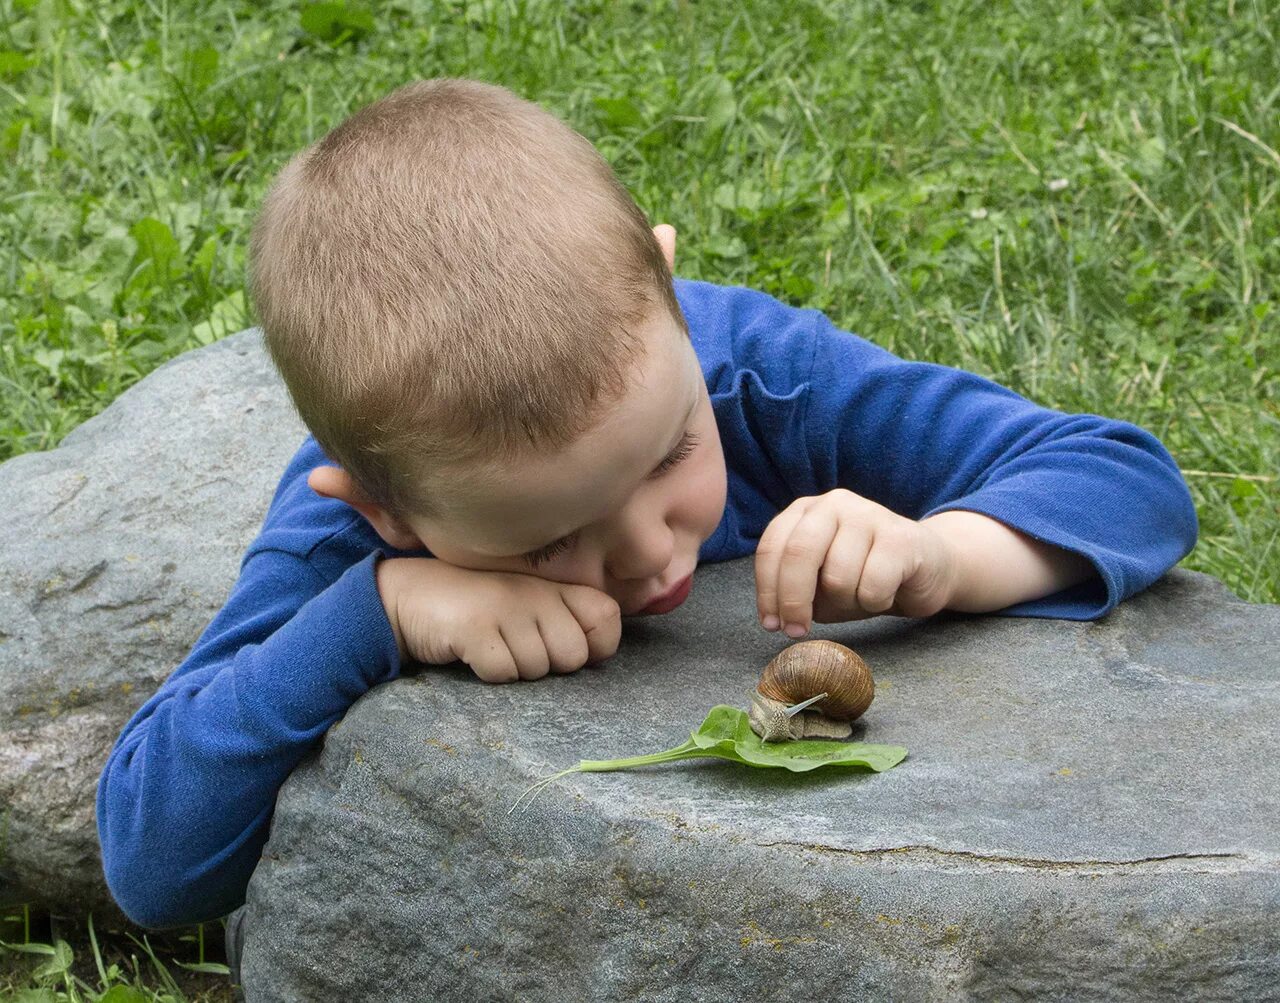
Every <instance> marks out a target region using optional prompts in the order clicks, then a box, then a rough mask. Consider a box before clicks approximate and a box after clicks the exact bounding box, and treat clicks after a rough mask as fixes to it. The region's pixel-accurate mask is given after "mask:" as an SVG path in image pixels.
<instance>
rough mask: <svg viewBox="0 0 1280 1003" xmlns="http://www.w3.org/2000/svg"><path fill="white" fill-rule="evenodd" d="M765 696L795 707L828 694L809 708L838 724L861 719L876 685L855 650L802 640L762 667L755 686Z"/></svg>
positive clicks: (817, 641)
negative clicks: (762, 672)
mask: <svg viewBox="0 0 1280 1003" xmlns="http://www.w3.org/2000/svg"><path fill="white" fill-rule="evenodd" d="M756 689H758V690H759V691H760V692H761V693H762V694H763V695H764V696H767V697H769V698H770V699H771V700H781V701H782V702H783V703H785V704H796V703H799V702H800V701H802V700H807V699H809V697H812V696H817V695H818V694H819V693H822V692H826V693H828V694H830V695H829V696H828V697H827V698H826V699H825V700H819V701H818V702H817V703H816V704H814V705H813V706H812V707H811V708H810V709H811V710H816V711H820V712H821V713H823V714H825V715H826V716H827V717H830V718H834V719H835V720H837V721H852V720H853V719H854V718H857V717H861V716H862V714H863V713H864V712H865V711H866V709H867V708H868V707H870V706H871V701H872V699H873V698H874V697H875V683H874V682H873V681H872V679H871V670H870V669H869V668H867V663H866V662H864V661H863V660H862V659H861V658H860V657H859V656H858V653H857V652H856V651H854V650H853V649H852V648H846V647H845V646H844V645H843V644H838V643H837V642H835V641H824V640H816V641H801V642H800V643H798V644H793V645H791V647H789V648H784V649H783V650H782V651H780V652H778V654H777V655H775V656H774V658H773V661H771V662H770V663H769V664H768V665H766V666H765V668H764V674H763V675H762V676H761V677H760V682H759V684H757V686H756Z"/></svg>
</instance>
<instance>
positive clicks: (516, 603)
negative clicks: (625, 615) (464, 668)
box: [378, 557, 622, 683]
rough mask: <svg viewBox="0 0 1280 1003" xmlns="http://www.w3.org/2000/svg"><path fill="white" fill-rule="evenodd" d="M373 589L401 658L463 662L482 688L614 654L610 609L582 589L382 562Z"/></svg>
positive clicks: (410, 560) (614, 621)
mask: <svg viewBox="0 0 1280 1003" xmlns="http://www.w3.org/2000/svg"><path fill="white" fill-rule="evenodd" d="M378 591H379V593H380V594H381V595H382V600H383V605H384V607H385V608H386V610H387V619H388V620H390V621H391V629H392V630H393V631H394V632H395V635H396V640H397V643H399V645H400V655H401V658H402V659H405V658H410V659H413V660H414V661H418V662H425V663H427V664H429V665H445V664H447V663H449V662H452V661H458V660H460V661H463V662H466V663H467V664H468V665H469V666H471V670H472V671H473V672H474V673H475V674H476V675H477V676H479V677H480V678H481V679H483V680H484V681H485V682H489V683H508V682H515V681H516V680H517V679H540V678H541V677H543V676H545V675H546V674H547V673H548V672H558V673H563V672H576V671H577V670H578V669H580V668H582V666H583V665H585V664H587V663H588V662H601V661H604V660H605V659H606V658H608V657H609V656H611V655H612V654H613V653H614V652H616V651H617V650H618V642H619V640H620V639H621V636H622V616H621V611H620V610H619V608H618V604H617V603H616V602H615V601H614V600H613V599H612V598H611V597H609V596H607V595H605V594H604V593H603V592H600V591H598V590H597V589H593V588H591V587H589V586H586V585H566V584H564V583H562V582H552V581H548V580H547V579H545V578H537V577H535V576H533V575H522V574H515V573H510V572H505V571H473V570H470V569H468V568H459V567H456V566H455V565H452V564H448V563H447V562H445V561H440V560H436V559H434V558H421V557H416V558H415V557H406V558H387V559H384V560H382V561H380V562H379V564H378Z"/></svg>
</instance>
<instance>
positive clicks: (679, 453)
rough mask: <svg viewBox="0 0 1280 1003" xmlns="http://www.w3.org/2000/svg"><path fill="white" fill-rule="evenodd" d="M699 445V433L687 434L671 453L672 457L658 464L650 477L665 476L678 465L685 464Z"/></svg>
mask: <svg viewBox="0 0 1280 1003" xmlns="http://www.w3.org/2000/svg"><path fill="white" fill-rule="evenodd" d="M697 445H698V433H697V432H685V434H684V438H683V439H681V440H680V444H679V445H678V446H676V448H675V449H673V450H672V451H671V455H670V456H668V457H667V458H666V459H665V460H663V461H662V462H661V463H659V464H658V466H657V469H655V470H654V472H653V473H652V474H650V475H649V476H650V477H656V476H657V475H659V474H665V473H666V472H667V471H668V470H670V469H671V468H672V467H674V466H675V465H676V464H678V463H681V462H683V461H684V460H687V459H688V458H689V454H690V453H692V452H693V450H694V448H695V447H696V446H697Z"/></svg>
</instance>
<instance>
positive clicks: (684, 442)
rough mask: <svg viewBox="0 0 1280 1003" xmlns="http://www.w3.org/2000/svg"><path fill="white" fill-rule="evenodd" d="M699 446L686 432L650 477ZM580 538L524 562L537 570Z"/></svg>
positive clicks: (569, 538)
mask: <svg viewBox="0 0 1280 1003" xmlns="http://www.w3.org/2000/svg"><path fill="white" fill-rule="evenodd" d="M697 445H698V435H697V433H696V432H685V434H684V438H683V439H681V440H680V444H679V445H678V446H676V448H675V449H673V450H672V451H671V453H670V454H669V455H668V456H667V458H666V459H665V460H663V461H662V462H661V463H659V464H658V466H657V467H655V468H654V471H653V473H652V474H650V475H649V476H650V477H658V476H661V475H662V474H665V473H666V472H667V471H668V470H670V469H671V468H672V467H674V466H676V465H677V464H679V463H681V462H683V461H684V460H687V459H688V458H689V454H690V453H692V452H693V451H694V449H695V448H696V447H697ZM577 538H578V534H577V533H570V534H569V535H568V536H565V537H561V538H560V539H559V540H556V541H555V542H554V543H548V544H547V545H546V546H545V547H543V548H542V549H541V550H535V551H533V552H532V553H529V554H525V555H524V562H525V564H527V565H528V566H529V567H530V568H537V567H538V566H539V565H542V564H544V563H546V562H547V561H549V560H551V559H552V558H553V557H555V556H557V555H558V554H561V553H563V552H564V551H566V550H568V549H569V548H570V547H572V546H573V544H574V541H576V540H577Z"/></svg>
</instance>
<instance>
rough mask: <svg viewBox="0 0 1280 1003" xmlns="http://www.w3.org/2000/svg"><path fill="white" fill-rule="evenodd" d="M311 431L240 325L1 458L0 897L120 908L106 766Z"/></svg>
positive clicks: (211, 602) (199, 622)
mask: <svg viewBox="0 0 1280 1003" xmlns="http://www.w3.org/2000/svg"><path fill="white" fill-rule="evenodd" d="M305 434H306V430H305V429H304V428H303V426H302V423H301V422H300V421H299V420H298V418H297V416H296V414H295V412H294V411H293V408H292V406H291V405H290V404H289V402H288V398H287V396H286V394H285V391H284V388H283V386H281V384H280V382H279V379H278V377H277V376H276V375H275V371H274V370H273V369H272V368H271V364H270V361H269V360H268V358H267V356H266V354H265V352H264V351H263V349H262V344H261V339H260V337H259V336H258V334H257V332H255V331H246V332H242V333H241V334H238V335H235V336H233V337H231V338H228V339H226V340H224V341H221V342H218V343H216V344H214V345H212V346H210V347H208V348H204V349H200V350H198V351H194V352H189V353H187V354H185V355H182V356H180V357H179V358H177V359H174V360H173V361H172V362H170V363H168V364H166V365H164V366H162V367H161V368H159V369H157V370H156V371H155V372H153V373H151V374H150V375H149V376H147V378H146V379H144V380H143V381H141V382H140V383H139V384H138V385H137V386H134V387H132V388H131V389H130V390H129V391H127V392H126V393H124V394H122V395H121V396H120V398H118V399H117V400H116V401H115V402H114V403H112V404H111V406H110V407H108V408H107V409H106V410H105V411H103V412H102V413H101V414H99V415H97V416H96V417H94V418H92V419H90V420H89V421H86V422H85V423H84V424H83V425H81V426H80V427H79V428H77V429H75V430H74V431H73V432H72V433H71V434H70V435H68V436H67V437H66V438H65V439H64V440H63V442H62V444H61V445H60V446H59V447H58V448H57V449H54V450H50V451H48V452H44V453H28V454H26V455H23V456H18V457H15V458H14V459H12V460H9V461H8V462H7V463H5V464H3V465H2V466H0V511H3V512H4V525H5V528H4V537H3V540H4V542H3V545H2V546H0V812H3V818H0V905H2V904H9V903H13V902H30V903H32V904H34V905H35V906H37V907H40V908H45V909H49V910H52V911H53V912H55V913H57V914H61V915H67V916H73V917H76V918H78V919H83V916H84V913H85V912H86V911H87V910H90V909H92V910H94V911H95V913H96V914H97V915H98V916H99V917H102V916H103V915H108V914H109V915H114V916H117V917H118V916H119V915H120V914H119V913H118V912H117V911H116V910H115V907H114V905H113V903H112V902H111V899H110V896H109V894H108V892H107V888H106V884H105V882H104V880H103V877H102V865H101V858H100V856H99V853H98V839H97V833H96V830H95V828H94V795H95V793H96V785H97V780H98V774H99V773H100V772H101V770H102V765H103V763H104V762H105V761H106V757H107V753H108V751H110V748H111V745H112V743H113V742H114V741H115V739H116V736H117V735H118V734H119V732H120V729H121V728H122V727H123V725H124V723H125V722H126V721H127V720H128V719H129V717H130V716H131V715H132V714H133V712H134V711H135V710H136V709H137V708H138V707H139V706H141V705H142V703H143V702H144V701H145V700H146V699H147V697H149V696H150V695H151V694H152V693H153V692H154V691H155V689H156V687H157V686H158V685H159V684H160V683H161V682H162V681H163V680H164V679H165V677H167V676H168V675H169V673H170V672H172V671H173V669H174V668H175V667H176V666H177V665H178V663H179V662H181V661H182V659H183V658H185V657H186V655H187V653H188V652H189V651H190V650H191V646H192V645H193V644H194V643H195V641H196V639H197V638H198V637H199V635H200V633H201V631H203V630H204V628H205V627H206V626H207V625H208V623H209V621H210V620H211V619H213V616H214V614H215V613H216V612H217V611H218V609H219V607H221V605H222V602H223V600H224V599H225V598H226V596H227V594H228V593H229V592H230V590H231V585H232V584H233V583H234V581H235V578H236V575H237V573H238V571H239V567H240V557H241V555H242V554H243V552H244V549H245V547H247V546H248V544H249V542H250V541H251V540H252V539H253V537H254V536H255V535H256V534H257V531H258V528H259V527H260V526H261V524H262V518H263V516H264V515H265V513H266V510H267V505H268V503H269V502H270V500H271V496H272V493H273V492H274V490H275V486H276V483H277V482H278V481H279V478H280V474H281V472H282V471H283V470H284V467H285V464H286V463H287V462H288V460H289V457H290V456H292V455H293V453H294V451H295V450H296V449H297V448H298V446H299V444H300V443H301V442H302V439H303V437H304V435H305Z"/></svg>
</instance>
